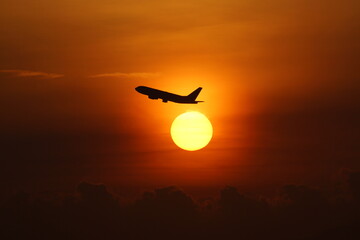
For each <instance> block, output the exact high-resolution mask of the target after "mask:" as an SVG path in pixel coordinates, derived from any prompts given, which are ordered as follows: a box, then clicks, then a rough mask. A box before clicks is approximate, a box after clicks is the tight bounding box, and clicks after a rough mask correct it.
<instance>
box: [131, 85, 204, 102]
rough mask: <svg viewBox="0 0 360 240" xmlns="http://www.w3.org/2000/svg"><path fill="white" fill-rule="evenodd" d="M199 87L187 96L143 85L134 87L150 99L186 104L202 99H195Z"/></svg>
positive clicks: (199, 89)
mask: <svg viewBox="0 0 360 240" xmlns="http://www.w3.org/2000/svg"><path fill="white" fill-rule="evenodd" d="M201 89H202V88H201V87H199V88H198V89H196V90H195V91H193V92H192V93H190V94H189V95H187V96H180V95H177V94H174V93H169V92H165V91H161V90H158V89H155V88H150V87H145V86H139V87H136V88H135V90H136V91H138V92H139V93H141V94H144V95H147V96H148V98H150V99H159V98H160V99H162V101H163V102H164V103H166V102H168V101H171V102H175V103H187V104H197V103H199V102H204V101H196V98H197V96H198V95H199V93H200V91H201Z"/></svg>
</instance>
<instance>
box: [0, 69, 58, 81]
mask: <svg viewBox="0 0 360 240" xmlns="http://www.w3.org/2000/svg"><path fill="white" fill-rule="evenodd" d="M0 73H6V74H10V75H11V76H13V77H38V78H49V79H53V78H61V77H64V75H63V74H57V73H47V72H37V71H29V70H20V69H5V70H0Z"/></svg>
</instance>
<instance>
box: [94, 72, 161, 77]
mask: <svg viewBox="0 0 360 240" xmlns="http://www.w3.org/2000/svg"><path fill="white" fill-rule="evenodd" d="M160 75H161V74H160V73H147V72H135V73H121V72H114V73H102V74H96V75H92V76H90V77H91V78H108V77H110V78H120V79H138V78H140V79H154V78H158V77H160Z"/></svg>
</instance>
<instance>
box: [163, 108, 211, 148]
mask: <svg viewBox="0 0 360 240" xmlns="http://www.w3.org/2000/svg"><path fill="white" fill-rule="evenodd" d="M170 132H171V137H172V139H173V141H174V143H175V144H176V145H177V146H178V147H179V148H182V149H184V150H187V151H196V150H199V149H202V148H204V147H205V146H206V145H208V143H209V142H210V140H211V138H212V136H213V128H212V125H211V122H210V121H209V119H208V118H207V117H206V116H205V115H204V114H202V113H199V112H186V113H183V114H180V115H179V116H177V117H176V118H175V120H174V121H173V123H172V125H171V131H170Z"/></svg>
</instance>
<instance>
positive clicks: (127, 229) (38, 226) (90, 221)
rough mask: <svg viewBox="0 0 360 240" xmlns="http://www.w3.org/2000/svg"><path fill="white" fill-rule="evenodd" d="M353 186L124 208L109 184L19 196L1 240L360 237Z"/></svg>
mask: <svg viewBox="0 0 360 240" xmlns="http://www.w3.org/2000/svg"><path fill="white" fill-rule="evenodd" d="M345 176H346V178H347V180H346V181H347V187H348V188H347V189H345V190H342V191H332V192H331V193H329V191H327V192H325V191H321V190H319V189H314V188H311V187H307V186H298V185H287V186H284V187H283V188H282V189H281V191H280V192H279V194H278V196H276V197H274V198H271V199H266V198H261V197H257V198H254V197H249V196H246V195H243V194H241V192H239V191H238V189H236V188H234V187H231V186H228V187H225V188H224V189H222V190H221V191H220V193H219V195H218V196H216V197H213V198H207V199H201V200H194V199H193V198H192V197H191V196H189V195H188V194H186V193H185V192H184V191H182V190H180V189H179V188H177V187H173V186H171V187H166V188H161V189H156V190H154V191H152V192H145V193H143V195H142V196H141V197H139V198H138V200H136V201H134V202H132V203H127V204H121V203H120V201H119V200H118V198H117V197H116V196H115V195H113V194H111V193H109V192H108V190H107V189H106V187H105V186H104V185H95V184H90V183H86V182H83V183H80V184H79V185H78V186H77V189H76V193H74V194H72V195H60V194H54V193H50V192H47V193H42V194H37V195H34V194H27V193H17V194H14V195H13V196H11V197H9V198H7V199H5V200H3V201H2V202H1V209H0V210H1V233H0V234H1V236H0V239H360V234H359V233H360V224H359V223H360V220H359V217H360V207H359V203H360V172H355V171H345Z"/></svg>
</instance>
